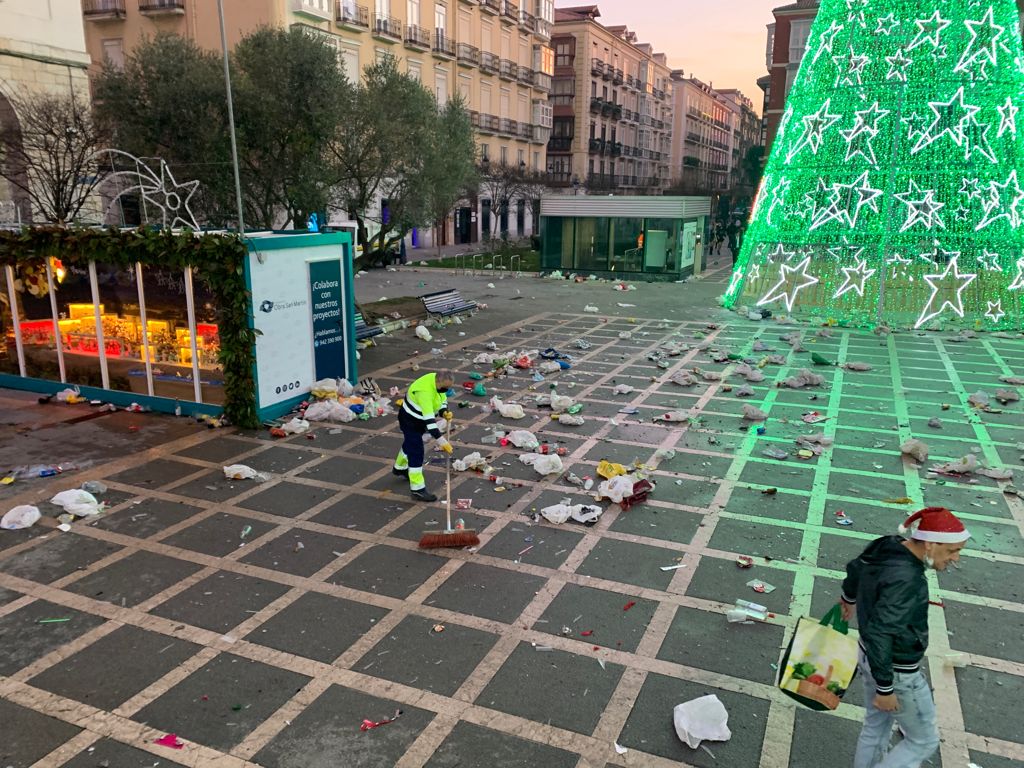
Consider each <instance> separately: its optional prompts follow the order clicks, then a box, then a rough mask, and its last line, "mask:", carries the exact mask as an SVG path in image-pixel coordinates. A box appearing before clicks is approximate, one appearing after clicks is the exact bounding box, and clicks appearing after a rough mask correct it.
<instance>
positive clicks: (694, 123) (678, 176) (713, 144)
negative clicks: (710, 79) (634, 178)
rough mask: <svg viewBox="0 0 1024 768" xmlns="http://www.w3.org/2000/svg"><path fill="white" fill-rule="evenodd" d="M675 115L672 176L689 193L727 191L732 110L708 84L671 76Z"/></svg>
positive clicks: (695, 79) (682, 75)
mask: <svg viewBox="0 0 1024 768" xmlns="http://www.w3.org/2000/svg"><path fill="white" fill-rule="evenodd" d="M672 81H673V84H674V86H675V88H674V91H673V93H674V98H675V112H674V121H673V124H672V159H673V163H672V174H673V178H674V181H675V182H676V183H677V184H679V185H680V186H681V188H682V189H683V191H685V192H687V194H689V192H690V191H692V192H693V193H697V192H701V193H704V194H714V193H722V192H725V191H726V190H728V189H729V186H730V173H731V169H732V111H731V110H730V109H729V107H728V105H727V104H726V103H725V100H724V99H722V98H720V97H719V95H718V92H717V91H715V89H714V88H712V87H711V86H710V85H709V84H708V83H705V82H702V81H701V80H698V79H697V78H696V77H687V76H686V74H685V73H684V72H682V71H681V70H676V71H674V72H673V73H672Z"/></svg>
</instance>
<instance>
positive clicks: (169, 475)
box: [108, 459, 202, 488]
mask: <svg viewBox="0 0 1024 768" xmlns="http://www.w3.org/2000/svg"><path fill="white" fill-rule="evenodd" d="M200 471H202V467H197V466H196V465H195V464H186V463H185V462H183V461H172V460H171V459H150V460H149V461H147V462H145V463H143V464H140V465H139V466H137V467H134V468H133V469H126V470H125V471H124V472H118V473H117V474H116V475H111V476H110V477H109V478H108V479H110V480H113V481H114V482H115V483H122V484H124V485H133V486H135V487H136V488H161V487H163V486H165V485H170V484H171V483H176V482H178V481H179V480H181V479H182V478H183V477H188V476H189V475H191V474H195V473H196V472H200Z"/></svg>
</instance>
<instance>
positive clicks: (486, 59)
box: [480, 6, 501, 75]
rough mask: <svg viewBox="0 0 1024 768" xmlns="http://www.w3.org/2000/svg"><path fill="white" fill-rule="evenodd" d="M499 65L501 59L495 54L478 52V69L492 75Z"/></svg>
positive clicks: (495, 72)
mask: <svg viewBox="0 0 1024 768" xmlns="http://www.w3.org/2000/svg"><path fill="white" fill-rule="evenodd" d="M481 7H482V6H481ZM500 66H501V59H499V58H498V57H497V55H495V54H493V53H490V52H489V51H481V52H480V69H482V70H483V71H484V72H490V73H491V74H492V75H494V74H497V72H498V69H499V68H500Z"/></svg>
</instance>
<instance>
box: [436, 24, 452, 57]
mask: <svg viewBox="0 0 1024 768" xmlns="http://www.w3.org/2000/svg"><path fill="white" fill-rule="evenodd" d="M433 50H434V53H435V54H436V55H438V56H443V57H445V58H449V59H454V58H455V41H454V40H452V39H451V38H450V37H449V36H448V35H447V34H446V33H445V32H444V30H442V29H438V30H435V31H434V49H433Z"/></svg>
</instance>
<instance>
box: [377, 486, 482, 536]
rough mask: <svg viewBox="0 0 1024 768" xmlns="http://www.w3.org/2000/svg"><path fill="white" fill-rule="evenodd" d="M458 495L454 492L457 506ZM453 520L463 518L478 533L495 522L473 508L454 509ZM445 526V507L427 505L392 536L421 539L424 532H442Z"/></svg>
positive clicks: (392, 533) (466, 524)
mask: <svg viewBox="0 0 1024 768" xmlns="http://www.w3.org/2000/svg"><path fill="white" fill-rule="evenodd" d="M457 498H458V496H456V495H455V493H454V491H453V492H452V506H453V507H454V506H455V500H456V499H457ZM452 520H453V521H458V520H462V521H463V523H464V526H463V527H464V528H466V529H469V530H474V531H476V532H477V533H478V534H479V533H481V532H482V531H483V530H484V529H485V528H486V527H487V526H489V525H490V524H491V523H492V522H494V519H493V518H490V517H486V516H484V515H478V514H476V513H475V512H474V511H473V510H471V509H470V510H455V509H453V510H452ZM444 527H445V513H444V510H443V509H438V508H437V507H433V506H431V507H427V508H426V509H424V510H422V511H421V512H420V513H419V514H417V515H416V516H415V517H413V518H412V519H411V520H409V521H408V522H407V523H405V524H404V525H402V526H401V527H399V528H397V529H395V530H394V531H392V532H391V534H390V535H391V536H393V537H395V538H396V539H405V540H406V541H419V540H420V538H422V536H423V534H424V533H427V532H430V533H440V532H441V531H443V530H444Z"/></svg>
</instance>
